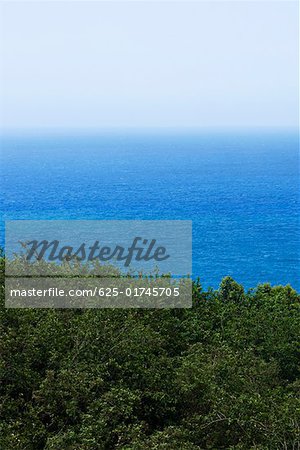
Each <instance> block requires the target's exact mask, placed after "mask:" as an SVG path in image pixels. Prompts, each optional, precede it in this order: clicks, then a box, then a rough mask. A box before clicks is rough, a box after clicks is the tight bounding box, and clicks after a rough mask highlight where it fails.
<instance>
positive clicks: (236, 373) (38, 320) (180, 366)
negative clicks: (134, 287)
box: [0, 258, 300, 450]
mask: <svg viewBox="0 0 300 450" xmlns="http://www.w3.org/2000/svg"><path fill="white" fill-rule="evenodd" d="M3 265H4V260H3V258H2V259H1V308H0V333H1V347H0V354H1V356H0V376H1V387H0V416H1V419H0V449H1V450H12V449H14V450H40V449H44V450H109V449H125V450H144V449H161V450H177V449H179V450H196V449H217V450H219V449H244V450H249V449H260V450H263V449H274V450H275V449H291V450H292V449H294V450H295V449H299V448H300V430H299V428H300V401H299V387H300V377H299V367H300V366H299V361H300V347H299V330H300V310H299V308H300V301H299V295H298V294H297V293H296V292H295V291H294V290H293V289H292V288H291V287H289V286H286V287H282V286H277V287H271V286H270V285H268V284H265V285H260V286H258V288H257V289H255V290H251V291H249V292H247V293H245V292H244V289H243V288H242V286H240V285H239V284H237V283H236V282H235V281H234V280H232V279H231V278H229V277H227V278H225V279H224V280H223V281H222V282H221V285H220V289H219V290H217V291H213V290H209V291H207V292H204V291H202V289H201V286H200V283H199V282H196V283H194V286H193V308H191V309H185V310H179V309H172V310H171V309H170V310H133V309H131V310H85V311H83V310H29V309H28V310H18V309H5V308H4V275H3Z"/></svg>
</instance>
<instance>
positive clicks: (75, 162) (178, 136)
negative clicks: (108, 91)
mask: <svg viewBox="0 0 300 450" xmlns="http://www.w3.org/2000/svg"><path fill="white" fill-rule="evenodd" d="M1 144H2V145H1V146H2V151H1V159H2V190H3V191H4V201H3V206H2V208H3V211H4V213H3V218H4V219H154V220H157V219H189V220H192V221H193V276H194V277H196V276H199V277H200V279H201V281H202V283H203V285H204V286H205V287H207V286H209V285H210V286H213V287H217V286H218V284H219V282H220V280H221V278H222V277H223V276H225V275H231V276H233V277H234V278H235V279H236V280H237V281H238V282H240V283H243V284H244V285H245V286H246V287H247V288H249V287H254V286H256V285H257V284H258V283H259V282H266V281H268V282H270V283H272V284H287V283H290V284H291V285H292V286H293V287H295V288H296V289H297V290H300V280H299V267H300V266H299V249H300V247H299V243H300V242H299V240H300V239H299V236H300V232H299V164H298V136H297V134H296V133H293V132H280V133H279V132H265V131H261V132H258V131H255V132H231V133H229V132H227V133H222V132H211V133H199V134H197V133H189V134H188V133H171V132H170V133H155V132H151V133H150V132H148V133H139V134H134V133H132V134H130V133H128V134H122V133H121V132H120V133H113V134H109V133H103V134H102V135H100V134H99V135H98V136H96V135H90V136H84V135H80V136H73V137H70V136H62V135H60V136H56V137H49V136H41V135H40V136H38V137H29V136H25V137H24V136H23V137H21V136H19V137H8V136H7V137H5V138H4V137H2V140H1ZM2 227H3V221H2ZM1 236H2V242H3V228H2V233H1Z"/></svg>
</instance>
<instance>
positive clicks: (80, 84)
mask: <svg viewBox="0 0 300 450" xmlns="http://www.w3.org/2000/svg"><path fill="white" fill-rule="evenodd" d="M297 8H298V6H297V2H296V1H294V2H286V1H274V2H272V1H266V2H263V1H259V2H257V1H250V2H240V1H233V2H229V1H222V2H215V1H209V2H203V1H199V2H187V1H186V0H185V1H182V2H124V1H121V2H103V1H99V2H95V1H94V2H88V1H83V2H60V1H52V2H45V3H44V2H19V3H18V2H6V3H2V5H1V12H2V14H1V20H2V22H3V26H2V39H1V42H2V45H1V50H0V51H1V53H0V55H1V58H0V62H1V74H2V75H1V98H2V101H1V103H2V126H3V127H4V128H6V129H8V128H24V127H25V128H36V127H39V128H44V127H50V128H53V127H54V128H56V127H61V128H76V129H78V128H86V127H94V128H103V127H110V126H113V127H119V126H120V127H127V126H130V127H147V126H150V127H156V126H163V127H164V126H166V127H187V126H193V127H203V126H204V127H205V126H216V127H218V126H230V127H234V126H257V125H258V126H273V125H274V126H296V125H297V120H298V117H297V115H298V47H297V45H298V29H297V28H298V22H297V20H298V11H297Z"/></svg>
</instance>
